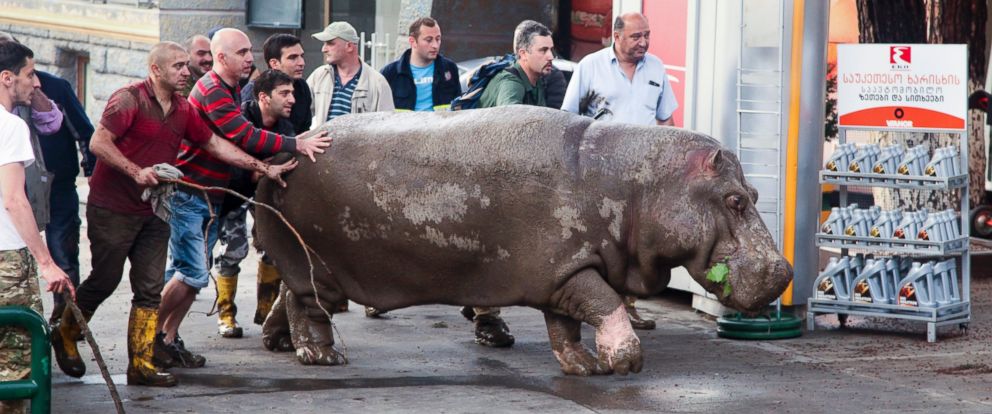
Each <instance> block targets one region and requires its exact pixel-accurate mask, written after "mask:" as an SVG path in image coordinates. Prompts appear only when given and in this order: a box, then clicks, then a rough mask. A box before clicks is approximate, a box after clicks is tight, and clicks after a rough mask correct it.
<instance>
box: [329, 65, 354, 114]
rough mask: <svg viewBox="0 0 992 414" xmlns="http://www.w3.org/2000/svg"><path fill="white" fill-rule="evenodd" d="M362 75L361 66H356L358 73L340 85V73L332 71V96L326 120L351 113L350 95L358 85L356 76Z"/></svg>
mask: <svg viewBox="0 0 992 414" xmlns="http://www.w3.org/2000/svg"><path fill="white" fill-rule="evenodd" d="M360 77H362V66H361V65H359V66H358V73H356V74H355V76H352V78H351V80H350V81H348V84H347V85H341V75H340V74H339V73H338V71H337V70H335V71H334V96H332V97H331V106H330V108H328V109H327V120H328V121H330V120H332V119H334V118H337V117H339V116H341V115H345V114H350V113H351V96H352V95H354V94H355V87H356V86H358V78H360Z"/></svg>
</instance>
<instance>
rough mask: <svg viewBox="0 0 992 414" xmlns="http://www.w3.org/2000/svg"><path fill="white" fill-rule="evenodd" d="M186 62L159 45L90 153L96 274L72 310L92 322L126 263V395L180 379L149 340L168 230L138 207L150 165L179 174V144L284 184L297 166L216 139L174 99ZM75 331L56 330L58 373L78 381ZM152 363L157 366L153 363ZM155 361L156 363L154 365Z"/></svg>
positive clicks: (118, 98) (74, 325) (69, 323)
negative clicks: (165, 368)
mask: <svg viewBox="0 0 992 414" xmlns="http://www.w3.org/2000/svg"><path fill="white" fill-rule="evenodd" d="M188 64H189V55H188V54H187V53H186V51H185V49H183V48H182V46H179V45H178V44H176V43H173V42H163V43H159V44H157V45H155V46H154V47H153V48H152V50H151V52H150V54H149V58H148V73H149V76H148V79H147V80H145V81H143V82H137V83H134V84H131V85H128V86H126V87H124V88H121V89H119V90H117V91H116V92H114V94H113V95H112V96H111V98H110V101H109V102H108V103H107V107H106V109H105V110H104V112H103V118H102V119H101V120H100V125H99V126H98V128H97V130H96V132H95V133H94V134H93V139H92V143H91V144H90V148H91V150H92V151H93V154H95V155H96V156H97V158H98V160H97V164H96V169H95V171H94V172H93V176H92V178H91V179H90V184H89V186H90V195H89V200H88V203H87V208H86V220H87V227H88V229H87V236H88V237H89V239H90V251H91V253H92V256H93V271H92V273H90V276H89V277H88V278H87V279H86V281H84V282H83V283H82V284H81V285H80V286H79V289H78V292H80V294H77V295H76V298H77V300H76V303H77V305H78V306H79V308H80V310H82V311H83V314H84V315H85V316H86V317H87V318H89V317H91V316H92V315H93V313H94V312H95V311H96V309H97V307H98V306H100V304H101V303H103V301H104V300H106V299H107V298H108V297H109V296H110V295H111V294H112V293H113V292H114V290H115V289H116V288H117V285H118V284H120V281H121V277H122V275H123V270H124V262H125V260H128V261H130V262H131V273H130V280H131V290H132V291H133V292H134V297H133V299H132V301H131V304H132V305H131V316H130V320H129V321H128V334H127V337H128V359H129V363H128V368H127V383H128V385H148V386H173V385H176V378H175V377H173V376H172V374H169V373H166V372H162V371H161V368H162V367H159V366H156V363H158V364H159V365H161V364H163V363H167V362H168V361H161V359H162V358H164V356H165V355H168V354H169V352H167V350H166V349H165V345H164V343H162V339H161V338H160V337H158V338H157V337H156V335H155V327H156V324H157V321H158V306H159V302H160V301H161V293H162V286H163V285H164V283H165V282H164V274H165V262H166V253H167V250H168V245H169V234H170V230H169V224H168V223H166V222H164V221H162V219H160V218H158V217H157V216H155V215H154V214H153V213H152V209H151V207H150V205H149V204H148V203H147V202H143V201H141V193H142V191H143V190H144V188H146V187H151V186H155V185H158V183H159V181H158V176H157V175H156V173H155V171H154V170H153V168H152V167H153V166H154V165H156V164H170V165H171V164H175V162H176V157H177V154H178V153H179V146H180V143H181V142H182V141H183V140H184V139H185V140H186V141H187V143H188V144H190V145H196V146H199V147H201V148H203V149H204V150H206V151H207V152H209V153H210V154H212V155H214V156H216V157H217V158H219V159H220V160H222V161H224V162H226V163H229V164H232V165H235V166H238V167H240V168H245V169H249V170H253V171H258V172H261V173H264V174H265V175H266V176H268V177H270V178H272V179H275V180H277V181H280V182H281V181H282V180H281V178H280V177H279V176H280V174H281V173H283V172H285V171H288V170H291V169H293V168H294V167H295V166H296V162H295V161H293V162H290V163H287V164H283V165H268V164H266V163H264V162H261V161H258V160H256V159H255V158H253V157H251V156H250V155H248V154H246V153H245V152H244V151H241V150H240V149H238V148H237V147H236V146H235V145H234V144H232V143H230V142H229V141H227V140H225V139H222V138H220V137H217V136H215V135H213V132H211V130H210V128H209V127H207V125H206V124H205V123H204V122H203V121H202V120H201V119H200V117H199V116H198V115H197V113H196V111H195V110H194V109H193V108H192V107H191V106H190V105H189V103H188V102H186V100H185V99H183V97H182V96H180V95H179V94H178V93H177V92H176V91H178V90H180V89H182V87H183V86H185V83H186V82H187V80H188V78H189V69H188V67H187V66H188ZM78 335H79V324H78V322H77V321H76V319H75V318H74V317H73V315H72V313H71V312H70V311H69V310H68V309H67V310H66V311H65V313H63V315H62V321H61V322H60V323H59V324H58V326H54V327H53V328H52V347H53V348H54V350H55V358H56V361H57V362H58V364H59V367H60V368H61V369H62V371H63V372H65V373H66V374H67V375H70V376H73V377H77V378H78V377H81V376H83V374H84V373H85V372H86V366H85V365H84V364H83V361H82V359H81V358H80V356H79V350H78V349H77V348H76V337H77V336H78ZM153 354H154V357H155V360H156V361H155V362H153ZM160 357H161V358H160Z"/></svg>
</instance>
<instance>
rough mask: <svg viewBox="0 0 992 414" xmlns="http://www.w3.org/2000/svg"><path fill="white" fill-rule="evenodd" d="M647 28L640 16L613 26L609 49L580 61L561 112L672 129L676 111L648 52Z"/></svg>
mask: <svg viewBox="0 0 992 414" xmlns="http://www.w3.org/2000/svg"><path fill="white" fill-rule="evenodd" d="M650 37H651V28H650V27H649V26H648V19H647V17H644V15H643V14H640V13H627V14H624V15H621V16H619V17H617V19H616V21H614V23H613V45H612V46H610V47H608V48H606V49H603V50H600V51H598V52H596V53H593V54H591V55H588V56H586V57H584V58H582V61H581V62H579V66H578V68H576V70H575V73H574V74H573V75H572V80H571V81H570V82H569V84H568V90H567V91H566V92H565V101H564V103H562V106H561V109H562V110H565V111H568V112H572V113H577V114H580V115H588V116H596V115H597V114H600V113H602V114H605V117H600V119H607V120H612V121H617V122H627V123H631V124H640V125H650V124H655V123H657V124H658V125H669V126H671V125H673V123H672V113H674V112H675V110H676V109H678V107H679V104H678V102H675V94H674V93H673V92H672V88H671V85H669V84H668V74H667V73H666V72H665V64H664V63H662V62H661V59H659V58H658V57H657V56H655V55H652V54H650V53H648V45H649V41H650Z"/></svg>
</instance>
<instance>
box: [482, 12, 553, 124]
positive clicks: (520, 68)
mask: <svg viewBox="0 0 992 414" xmlns="http://www.w3.org/2000/svg"><path fill="white" fill-rule="evenodd" d="M554 47H555V44H554V41H553V40H552V39H551V31H550V30H548V28H547V27H545V26H544V25H543V24H541V23H538V22H535V21H533V20H524V21H523V22H521V23H520V24H519V25H517V29H516V30H515V31H514V33H513V49H514V50H515V51H516V54H517V63H514V64H513V66H512V67H509V68H507V69H506V70H504V71H503V72H500V73H499V74H497V75H496V76H495V77H493V79H492V80H491V81H489V86H487V87H486V90H485V91H484V92H483V93H482V97H481V98H479V107H480V108H491V107H494V106H503V105H513V104H524V105H536V106H546V105H545V97H546V93H545V91H546V88H547V86H546V84H545V80H544V76H545V75H547V74H549V73H551V61H553V60H554V58H555V55H554Z"/></svg>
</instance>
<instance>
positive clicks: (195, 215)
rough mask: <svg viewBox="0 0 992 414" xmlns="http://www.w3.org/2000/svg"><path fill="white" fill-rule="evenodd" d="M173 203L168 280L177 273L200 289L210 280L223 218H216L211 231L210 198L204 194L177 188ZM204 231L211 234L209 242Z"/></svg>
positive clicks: (177, 276) (183, 279) (187, 282)
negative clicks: (205, 197) (195, 193)
mask: <svg viewBox="0 0 992 414" xmlns="http://www.w3.org/2000/svg"><path fill="white" fill-rule="evenodd" d="M170 203H171V206H172V217H171V219H170V220H169V226H170V227H171V228H172V235H171V236H170V237H169V266H168V267H167V268H166V269H165V282H166V283H168V282H169V280H170V279H172V278H173V277H176V278H178V279H179V281H181V282H183V283H185V284H187V285H189V286H190V287H192V288H194V289H196V290H197V291H198V292H199V290H200V289H203V288H205V287H207V284H209V282H210V262H212V261H213V257H212V255H211V254H210V253H211V252H213V250H214V245H215V244H217V229H218V226H219V224H220V223H219V222H220V220H219V218H216V219H214V221H213V222H212V223H210V229H209V231H207V222H209V221H210V210H209V209H208V208H207V201H206V200H204V199H203V197H202V196H200V195H194V194H190V193H187V192H184V191H176V192H175V193H174V194H173V195H172V200H171V201H170ZM213 209H214V212H219V211H220V205H214V206H213ZM215 214H216V213H215ZM204 233H207V234H209V236H208V237H207V243H206V244H204V242H203V239H204ZM208 261H209V262H208Z"/></svg>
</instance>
